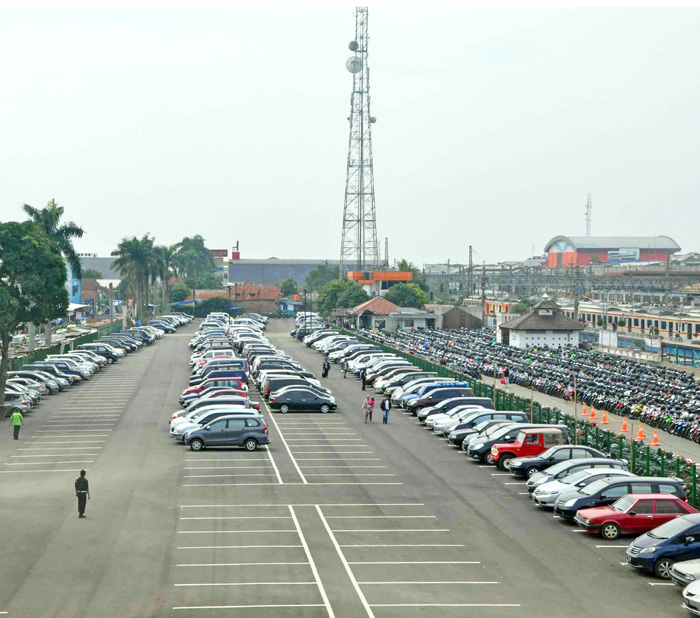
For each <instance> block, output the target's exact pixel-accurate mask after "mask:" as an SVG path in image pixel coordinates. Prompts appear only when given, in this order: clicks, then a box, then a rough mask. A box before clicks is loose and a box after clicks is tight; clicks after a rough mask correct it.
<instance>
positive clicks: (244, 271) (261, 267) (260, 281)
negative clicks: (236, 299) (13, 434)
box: [228, 258, 340, 288]
mask: <svg viewBox="0 0 700 618" xmlns="http://www.w3.org/2000/svg"><path fill="white" fill-rule="evenodd" d="M339 265H340V262H339V261H338V260H320V259H319V260H281V259H279V258H268V259H264V260H241V259H231V260H230V261H229V263H228V280H229V281H232V282H233V281H249V282H251V283H253V284H257V285H274V284H277V283H282V281H284V280H285V279H289V278H292V279H294V280H295V281H296V282H297V285H298V286H299V287H302V288H303V287H304V285H305V279H306V277H307V276H308V274H309V273H310V272H311V271H312V270H314V269H315V268H318V267H319V266H329V267H331V268H338V266H339Z"/></svg>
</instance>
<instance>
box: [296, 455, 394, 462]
mask: <svg viewBox="0 0 700 618" xmlns="http://www.w3.org/2000/svg"><path fill="white" fill-rule="evenodd" d="M334 454H335V453H334ZM297 461H381V459H380V458H379V457H336V458H335V459H332V458H330V457H297Z"/></svg>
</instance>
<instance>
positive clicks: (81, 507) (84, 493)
mask: <svg viewBox="0 0 700 618" xmlns="http://www.w3.org/2000/svg"><path fill="white" fill-rule="evenodd" d="M75 495H76V496H77V498H78V517H80V518H81V519H83V518H85V505H86V503H87V501H88V500H89V499H90V485H89V483H88V480H87V478H86V476H85V470H81V471H80V476H79V477H78V478H77V479H75Z"/></svg>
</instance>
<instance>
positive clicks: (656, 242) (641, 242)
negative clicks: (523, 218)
mask: <svg viewBox="0 0 700 618" xmlns="http://www.w3.org/2000/svg"><path fill="white" fill-rule="evenodd" d="M557 242H568V243H569V244H570V245H572V246H573V247H574V248H575V249H661V250H667V251H680V250H681V248H680V246H679V245H678V243H677V242H676V241H675V240H673V239H672V238H670V237H669V236H555V237H554V238H552V240H550V241H549V242H548V243H547V244H546V245H545V248H544V250H545V251H549V249H550V247H551V246H552V245H553V244H555V243H557Z"/></svg>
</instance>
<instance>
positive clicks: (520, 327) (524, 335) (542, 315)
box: [497, 299, 584, 349]
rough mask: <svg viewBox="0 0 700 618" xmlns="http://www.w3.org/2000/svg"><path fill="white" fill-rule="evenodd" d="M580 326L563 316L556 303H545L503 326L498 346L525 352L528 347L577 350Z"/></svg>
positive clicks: (499, 332) (549, 301) (581, 327)
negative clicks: (570, 348)
mask: <svg viewBox="0 0 700 618" xmlns="http://www.w3.org/2000/svg"><path fill="white" fill-rule="evenodd" d="M583 329H584V325H583V324H581V323H580V322H577V321H575V320H572V319H571V318H567V317H566V316H564V315H562V312H561V310H560V309H559V305H557V303H556V302H555V301H554V300H551V299H544V300H542V301H540V302H539V303H537V304H536V305H535V306H534V307H533V309H532V311H530V312H529V313H526V314H525V315H523V316H520V317H519V318H515V319H513V320H509V321H507V322H504V323H502V324H501V325H500V327H499V329H498V332H497V339H498V341H499V342H501V343H503V344H505V345H510V346H513V347H514V348H520V349H524V348H527V347H535V348H537V347H541V346H548V347H552V348H557V347H559V346H565V345H573V346H576V347H578V342H579V337H578V334H579V331H582V330H583Z"/></svg>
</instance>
